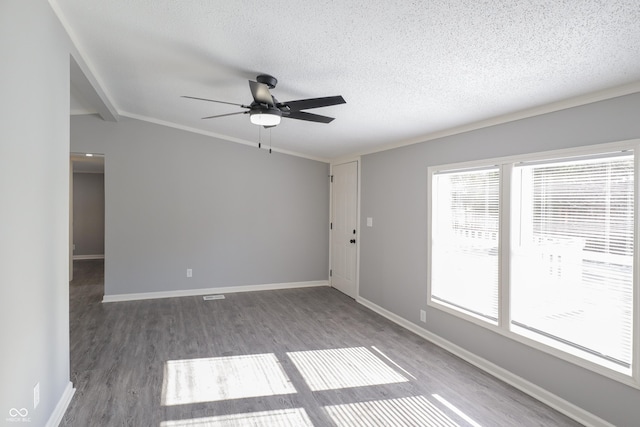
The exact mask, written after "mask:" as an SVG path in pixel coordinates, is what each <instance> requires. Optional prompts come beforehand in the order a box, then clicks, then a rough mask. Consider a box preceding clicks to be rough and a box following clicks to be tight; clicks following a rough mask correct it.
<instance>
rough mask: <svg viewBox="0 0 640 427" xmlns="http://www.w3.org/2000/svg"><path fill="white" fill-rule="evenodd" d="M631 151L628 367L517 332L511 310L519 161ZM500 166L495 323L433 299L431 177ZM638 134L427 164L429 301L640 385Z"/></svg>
mask: <svg viewBox="0 0 640 427" xmlns="http://www.w3.org/2000/svg"><path fill="white" fill-rule="evenodd" d="M629 150H633V155H634V163H633V164H634V215H633V218H634V225H633V232H634V236H633V243H634V253H633V287H632V292H633V301H632V304H633V306H632V310H633V312H632V343H631V345H632V351H631V352H632V356H631V367H630V369H628V370H627V369H624V368H623V367H621V366H619V365H616V364H614V363H607V362H606V361H604V360H602V359H601V358H598V357H597V356H594V355H589V354H588V353H586V352H584V351H580V350H577V349H575V348H571V347H570V346H568V345H562V344H561V343H559V342H556V341H553V340H551V339H549V340H545V339H541V337H539V336H536V337H535V339H534V338H533V337H532V336H533V334H526V333H523V332H522V331H519V332H515V331H514V330H512V326H511V312H510V304H509V301H510V279H511V276H510V262H511V247H512V245H511V242H512V238H511V222H512V221H511V216H512V212H515V211H516V210H515V206H514V204H515V203H517V201H518V197H514V191H515V190H514V189H513V188H512V183H513V173H514V167H515V166H516V165H518V164H520V163H532V162H545V161H550V162H553V161H558V160H560V159H571V158H579V157H606V156H607V155H608V154H611V153H615V152H624V151H629ZM495 166H498V167H499V169H500V184H499V185H500V191H499V221H500V222H499V233H500V239H499V246H498V253H499V257H498V322H497V324H493V323H491V322H488V321H486V320H485V319H484V318H482V317H480V316H474V315H473V314H470V313H467V312H464V311H461V310H459V309H456V308H455V307H452V306H450V305H447V304H442V303H441V302H439V301H437V300H434V299H432V293H431V275H432V257H433V250H432V245H433V228H432V218H433V208H434V204H433V200H432V195H433V185H434V179H433V176H434V175H435V174H438V173H443V172H454V171H466V170H474V169H476V170H477V169H483V168H488V167H495ZM639 176H640V139H631V140H625V141H618V142H611V143H604V144H594V145H588V146H580V147H573V148H565V149H558V150H550V151H543V152H537V153H535V152H534V153H527V154H522V155H515V156H506V157H499V158H487V159H481V160H473V161H468V162H460V163H449V164H443V165H434V166H428V167H427V305H428V306H429V307H431V308H434V309H437V310H440V311H443V312H445V313H448V314H450V315H453V316H455V317H457V318H460V319H463V320H465V321H468V322H471V323H473V324H475V325H478V326H480V327H483V328H485V329H489V330H491V331H493V332H495V333H497V334H499V335H502V336H504V337H506V338H509V339H511V340H514V341H517V342H519V343H522V344H525V345H527V346H529V347H532V348H534V349H536V350H539V351H542V352H544V353H547V354H550V355H552V356H554V357H557V358H559V359H562V360H564V361H568V362H570V363H572V364H574V365H577V366H580V367H582V368H585V369H588V370H590V371H593V372H596V373H598V374H601V375H603V376H605V377H608V378H611V379H614V380H616V381H618V382H621V383H624V384H626V385H629V386H631V387H634V388H636V389H640V360H639V359H640V245H639V244H638V243H639V238H640V236H639V231H640V224H639V222H640V178H639Z"/></svg>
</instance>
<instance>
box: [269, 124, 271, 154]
mask: <svg viewBox="0 0 640 427" xmlns="http://www.w3.org/2000/svg"><path fill="white" fill-rule="evenodd" d="M269 154H271V128H269Z"/></svg>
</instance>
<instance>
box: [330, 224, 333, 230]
mask: <svg viewBox="0 0 640 427" xmlns="http://www.w3.org/2000/svg"><path fill="white" fill-rule="evenodd" d="M329 230H333V223H332V222H330V223H329Z"/></svg>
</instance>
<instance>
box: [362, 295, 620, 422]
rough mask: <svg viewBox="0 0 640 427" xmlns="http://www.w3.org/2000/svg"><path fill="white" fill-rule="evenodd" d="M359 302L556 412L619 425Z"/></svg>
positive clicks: (403, 319)
mask: <svg viewBox="0 0 640 427" xmlns="http://www.w3.org/2000/svg"><path fill="white" fill-rule="evenodd" d="M356 301H357V302H359V303H360V304H362V305H364V306H365V307H367V308H369V309H371V310H373V311H375V312H376V313H378V314H380V315H381V316H383V317H386V318H387V319H389V320H391V321H392V322H394V323H396V324H398V325H400V326H402V327H403V328H405V329H408V330H409V331H411V332H413V333H415V334H416V335H419V336H421V337H422V338H424V339H426V340H427V341H430V342H432V343H433V344H435V345H437V346H438V347H441V348H443V349H445V350H447V351H448V352H450V353H452V354H454V355H456V356H458V357H459V358H461V359H463V360H465V361H467V362H469V363H471V364H472V365H474V366H476V367H478V368H480V369H482V370H483V371H485V372H487V373H488V374H490V375H492V376H494V377H496V378H498V379H500V380H502V381H504V382H505V383H507V384H509V385H512V386H513V387H515V388H517V389H518V390H520V391H522V392H524V393H526V394H528V395H529V396H531V397H533V398H535V399H537V400H539V401H540V402H542V403H544V404H545V405H547V406H550V407H552V408H553V409H555V410H556V411H558V412H561V413H563V414H564V415H566V416H568V417H570V418H572V419H574V420H575V421H577V422H579V423H581V424H583V425H585V426H587V427H615V426H614V425H613V424H610V423H608V422H607V421H605V420H603V419H602V418H599V417H597V416H596V415H593V414H592V413H590V412H588V411H586V410H584V409H582V408H580V407H579V406H576V405H574V404H573V403H571V402H568V401H566V400H564V399H562V398H561V397H559V396H556V395H555V394H553V393H551V392H549V391H547V390H545V389H543V388H542V387H539V386H537V385H535V384H533V383H532V382H529V381H527V380H525V379H524V378H521V377H519V376H517V375H515V374H514V373H512V372H509V371H507V370H506V369H504V368H501V367H500V366H498V365H496V364H494V363H492V362H489V361H488V360H486V359H483V358H482V357H480V356H477V355H475V354H473V353H471V352H470V351H467V350H465V349H464V348H462V347H459V346H457V345H456V344H454V343H452V342H450V341H447V340H445V339H444V338H441V337H440V336H438V335H436V334H434V333H431V332H429V331H427V330H426V329H423V328H421V327H419V326H417V325H416V324H414V323H412V322H410V321H408V320H407V319H405V318H403V317H400V316H398V315H397V314H394V313H392V312H390V311H389V310H386V309H384V308H382V307H380V306H379V305H377V304H375V303H373V302H371V301H369V300H367V299H366V298H362V297H358V298H356Z"/></svg>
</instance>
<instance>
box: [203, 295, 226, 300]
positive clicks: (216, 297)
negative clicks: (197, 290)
mask: <svg viewBox="0 0 640 427" xmlns="http://www.w3.org/2000/svg"><path fill="white" fill-rule="evenodd" d="M202 299H203V300H205V301H211V300H214V299H224V295H205V296H203V297H202Z"/></svg>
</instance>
